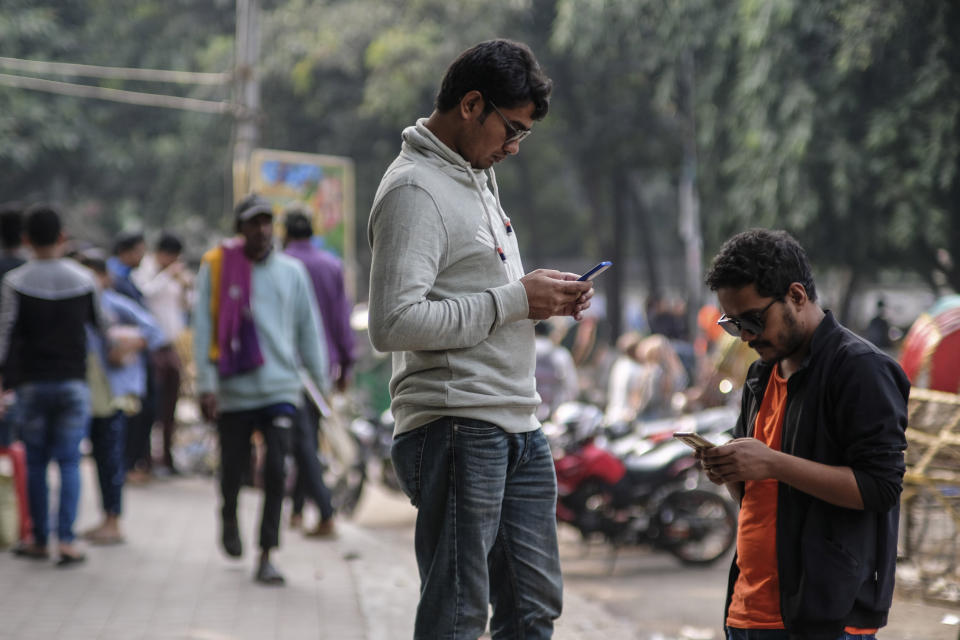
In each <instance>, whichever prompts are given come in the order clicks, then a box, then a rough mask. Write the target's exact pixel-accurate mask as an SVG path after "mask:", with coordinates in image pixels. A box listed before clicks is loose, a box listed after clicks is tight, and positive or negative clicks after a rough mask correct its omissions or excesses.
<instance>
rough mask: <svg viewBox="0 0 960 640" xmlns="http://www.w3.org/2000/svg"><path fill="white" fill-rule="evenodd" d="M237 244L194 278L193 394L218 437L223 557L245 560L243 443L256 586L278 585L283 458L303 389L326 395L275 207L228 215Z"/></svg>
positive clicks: (303, 279)
mask: <svg viewBox="0 0 960 640" xmlns="http://www.w3.org/2000/svg"><path fill="white" fill-rule="evenodd" d="M234 215H235V217H236V229H237V232H238V233H239V234H240V237H239V238H232V239H230V240H227V241H225V242H223V243H222V244H221V245H220V246H218V247H216V248H215V249H211V250H210V251H208V252H207V253H206V254H205V255H204V258H203V263H202V265H201V267H200V273H199V275H198V276H197V295H196V302H195V307H194V312H193V323H194V325H193V328H194V355H195V359H196V368H197V383H196V384H197V394H198V395H199V401H200V409H201V411H202V413H203V416H204V418H205V419H207V420H209V421H211V422H216V424H217V431H218V433H219V436H220V490H221V494H222V498H223V504H222V507H221V542H222V543H223V548H224V550H225V551H226V552H227V554H228V555H230V556H232V557H239V556H240V555H241V554H242V553H243V546H242V542H241V539H240V528H239V525H238V522H237V498H238V495H239V492H240V484H241V479H242V477H243V474H244V470H245V468H247V467H248V465H249V464H250V437H251V435H252V434H253V432H254V431H258V432H259V433H260V434H261V435H262V436H263V440H264V442H265V443H266V456H265V459H264V468H263V476H264V481H263V488H264V502H263V514H262V517H261V521H260V541H259V542H260V558H259V561H258V564H257V570H256V573H255V574H254V577H255V579H256V580H257V581H258V582H260V583H263V584H272V585H279V584H283V583H284V578H283V574H281V573H280V572H279V571H278V570H277V568H276V567H275V566H274V565H273V564H272V563H271V562H270V552H271V550H272V549H274V548H276V547H277V546H279V542H280V515H281V508H282V506H283V494H284V458H285V457H286V455H287V453H288V452H289V450H290V437H291V436H290V431H291V429H292V428H293V427H294V425H296V424H297V420H299V410H298V404H299V402H300V399H301V390H302V388H303V382H302V380H301V378H300V373H299V365H300V364H301V362H302V364H303V365H304V366H305V367H306V369H307V371H308V372H309V374H310V376H311V377H312V379H313V382H314V383H315V384H316V385H317V386H318V387H319V388H321V389H325V388H327V387H328V375H327V371H328V365H327V355H326V347H325V346H324V343H323V341H322V340H321V338H320V332H319V331H317V327H319V326H320V324H319V323H320V317H319V313H318V312H317V308H316V302H315V300H314V295H313V292H312V291H311V287H310V281H309V278H308V276H307V273H306V270H305V269H304V267H303V265H302V264H301V263H300V262H299V261H298V260H295V259H293V258H291V257H289V256H286V255H284V254H282V253H278V252H276V251H273V209H272V208H271V206H270V203H269V202H267V201H266V200H265V199H263V198H262V197H260V196H258V195H256V194H251V195H250V196H247V197H246V198H244V199H243V200H241V201H240V202H239V203H238V204H237V206H236V208H235V209H234Z"/></svg>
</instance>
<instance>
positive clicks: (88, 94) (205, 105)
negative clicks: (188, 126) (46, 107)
mask: <svg viewBox="0 0 960 640" xmlns="http://www.w3.org/2000/svg"><path fill="white" fill-rule="evenodd" d="M0 85H6V86H8V87H17V88H19V89H33V90H35V91H46V92H48V93H58V94H60V95H66V96H74V97H77V98H98V99H100V100H111V101H113V102H124V103H127V104H139V105H144V106H149V107H163V108H166V109H185V110H187V111H200V112H202V113H233V112H236V111H237V107H236V105H233V104H231V103H229V102H217V101H214V100H198V99H196V98H181V97H179V96H165V95H160V94H156V93H143V92H140V91H125V90H123V89H108V88H106V87H94V86H91V85H87V84H73V83H70V82H58V81H56V80H44V79H42V78H28V77H26V76H14V75H9V74H6V73H0Z"/></svg>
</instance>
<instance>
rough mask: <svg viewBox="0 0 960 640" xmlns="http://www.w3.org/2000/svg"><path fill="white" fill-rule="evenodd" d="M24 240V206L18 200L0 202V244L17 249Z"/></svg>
mask: <svg viewBox="0 0 960 640" xmlns="http://www.w3.org/2000/svg"><path fill="white" fill-rule="evenodd" d="M22 242H23V207H22V206H21V205H20V204H19V203H17V202H7V203H4V204H0V244H2V245H3V248H4V249H15V248H16V247H19V246H20V245H21V244H22Z"/></svg>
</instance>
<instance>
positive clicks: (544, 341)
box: [533, 321, 580, 420]
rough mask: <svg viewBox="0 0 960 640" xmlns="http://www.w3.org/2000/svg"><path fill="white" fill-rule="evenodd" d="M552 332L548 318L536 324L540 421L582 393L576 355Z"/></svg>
mask: <svg viewBox="0 0 960 640" xmlns="http://www.w3.org/2000/svg"><path fill="white" fill-rule="evenodd" d="M550 331H551V326H550V323H549V322H546V321H544V322H538V323H537V324H536V325H535V326H534V332H535V334H536V365H535V368H534V373H533V375H534V377H535V378H536V380H537V393H538V394H540V406H539V407H537V413H536V415H537V420H546V419H547V418H549V417H550V415H551V414H552V413H553V410H554V409H556V408H557V407H559V406H560V405H561V404H563V403H564V402H569V401H571V400H576V399H577V395H578V394H579V393H580V381H579V380H578V378H577V365H575V364H574V363H573V356H572V355H570V351H568V350H567V348H566V347H564V346H563V345H560V344H557V343H556V342H554V341H553V338H552V337H551V335H550Z"/></svg>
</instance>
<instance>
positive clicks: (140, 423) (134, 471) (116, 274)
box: [107, 231, 157, 484]
mask: <svg viewBox="0 0 960 640" xmlns="http://www.w3.org/2000/svg"><path fill="white" fill-rule="evenodd" d="M146 252H147V243H146V240H144V237H143V233H141V232H139V231H124V232H122V233H120V234H118V235H117V237H116V238H115V239H114V241H113V255H112V256H111V257H110V258H109V259H108V260H107V269H108V270H109V272H110V282H111V286H112V287H113V289H114V290H115V291H117V292H118V293H121V294H123V295H125V296H127V297H128V298H130V299H131V300H133V301H135V302H136V303H137V304H139V305H140V306H141V307H143V308H144V309H146V308H147V307H146V300H145V299H144V296H143V292H142V291H141V290H140V287H138V286H137V285H136V283H135V282H134V281H133V271H134V270H135V269H137V267H139V266H140V263H141V262H142V261H143V258H144V256H145V255H146ZM156 415H157V412H156V375H155V372H154V370H153V367H150V368H148V369H147V393H146V395H145V396H144V398H143V402H142V403H141V406H140V412H139V413H138V414H137V415H135V416H131V417H130V419H129V420H128V422H127V444H126V459H127V461H126V466H127V480H129V481H130V482H132V483H135V484H143V483H145V482H147V481H149V479H150V470H151V467H152V460H151V455H150V430H151V429H152V428H153V421H154V418H155V417H156Z"/></svg>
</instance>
